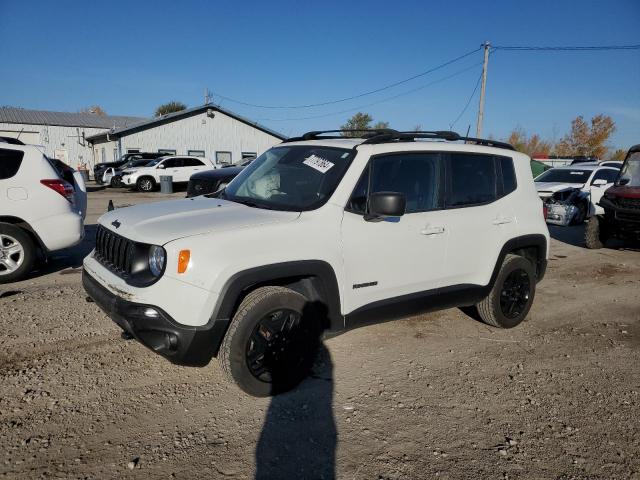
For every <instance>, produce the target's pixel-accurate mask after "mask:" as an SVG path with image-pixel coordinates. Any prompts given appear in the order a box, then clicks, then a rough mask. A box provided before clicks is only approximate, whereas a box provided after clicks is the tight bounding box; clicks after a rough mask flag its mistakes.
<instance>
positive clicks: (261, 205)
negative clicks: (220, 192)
mask: <svg viewBox="0 0 640 480" xmlns="http://www.w3.org/2000/svg"><path fill="white" fill-rule="evenodd" d="M229 200H231V199H229ZM231 201H232V202H236V203H241V204H242V205H246V206H247V207H251V208H262V209H264V210H275V209H274V208H272V207H269V206H267V205H265V204H264V203H256V202H252V201H251V200H231Z"/></svg>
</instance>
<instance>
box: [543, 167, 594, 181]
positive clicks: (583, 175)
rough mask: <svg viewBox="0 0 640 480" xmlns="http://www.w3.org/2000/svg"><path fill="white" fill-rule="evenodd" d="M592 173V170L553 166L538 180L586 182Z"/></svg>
mask: <svg viewBox="0 0 640 480" xmlns="http://www.w3.org/2000/svg"><path fill="white" fill-rule="evenodd" d="M589 175H591V170H579V169H573V168H571V169H569V168H566V169H565V168H552V169H551V170H547V171H546V172H544V173H543V174H542V175H540V176H539V177H536V180H535V181H536V182H560V183H586V182H587V180H588V179H589Z"/></svg>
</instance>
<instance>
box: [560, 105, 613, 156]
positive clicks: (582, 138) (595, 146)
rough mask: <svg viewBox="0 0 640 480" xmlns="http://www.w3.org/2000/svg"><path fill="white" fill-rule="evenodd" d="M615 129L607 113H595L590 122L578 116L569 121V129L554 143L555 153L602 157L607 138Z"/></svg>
mask: <svg viewBox="0 0 640 480" xmlns="http://www.w3.org/2000/svg"><path fill="white" fill-rule="evenodd" d="M615 130H616V125H615V122H614V121H613V119H612V118H611V117H609V116H608V115H603V114H599V115H596V116H595V117H593V118H592V119H591V122H590V123H589V122H586V121H585V120H584V118H583V117H582V116H578V117H576V118H575V119H574V120H573V121H572V122H571V131H570V132H569V133H568V134H567V135H565V136H564V137H562V139H561V140H560V142H558V145H556V152H555V153H556V154H558V155H563V156H565V155H566V156H572V155H584V156H587V157H596V158H604V157H605V155H606V154H607V152H608V151H609V147H608V146H607V140H609V137H610V136H611V134H612V133H613V132H614V131H615Z"/></svg>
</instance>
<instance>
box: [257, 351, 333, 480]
mask: <svg viewBox="0 0 640 480" xmlns="http://www.w3.org/2000/svg"><path fill="white" fill-rule="evenodd" d="M336 438H337V432H336V422H335V419H334V416H333V363H332V361H331V356H330V354H329V351H328V350H327V349H326V348H325V346H324V345H322V346H321V348H320V352H319V354H318V358H317V360H316V362H315V364H314V367H313V371H312V374H311V376H310V377H309V378H307V379H306V380H305V381H304V382H302V384H300V385H299V386H298V387H297V388H296V389H295V390H293V391H291V392H288V393H284V394H281V395H277V396H275V397H273V398H272V399H271V403H270V405H269V409H268V411H267V415H266V418H265V422H264V426H263V428H262V432H261V433H260V438H259V440H258V445H257V447H256V475H255V479H256V480H266V479H280V478H295V479H305V478H313V479H325V480H327V479H334V478H335V477H336V472H335V457H336Z"/></svg>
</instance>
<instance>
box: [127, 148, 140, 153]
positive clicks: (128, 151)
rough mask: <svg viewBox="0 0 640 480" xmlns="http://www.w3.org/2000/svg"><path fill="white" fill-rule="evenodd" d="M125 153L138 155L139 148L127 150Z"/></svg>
mask: <svg viewBox="0 0 640 480" xmlns="http://www.w3.org/2000/svg"><path fill="white" fill-rule="evenodd" d="M127 153H140V149H139V148H127Z"/></svg>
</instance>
